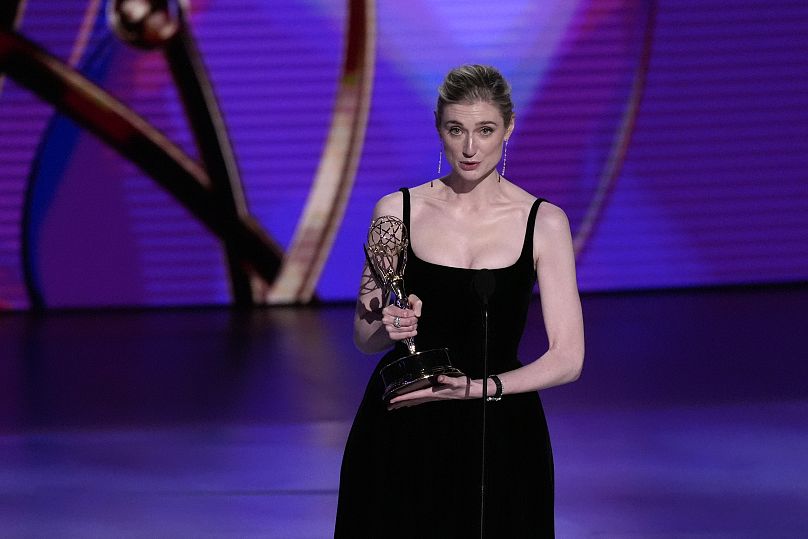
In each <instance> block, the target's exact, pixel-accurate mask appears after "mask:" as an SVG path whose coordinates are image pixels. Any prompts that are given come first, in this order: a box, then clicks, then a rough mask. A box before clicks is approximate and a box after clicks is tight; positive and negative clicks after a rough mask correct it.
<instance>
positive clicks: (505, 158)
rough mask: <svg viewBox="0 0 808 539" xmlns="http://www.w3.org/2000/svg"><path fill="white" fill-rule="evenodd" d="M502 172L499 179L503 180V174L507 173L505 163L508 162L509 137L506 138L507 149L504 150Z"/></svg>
mask: <svg viewBox="0 0 808 539" xmlns="http://www.w3.org/2000/svg"><path fill="white" fill-rule="evenodd" d="M502 154H503V155H502V172H500V174H499V180H498V181H501V180H502V176H504V175H505V165H506V164H507V163H508V139H505V150H504V151H503V152H502Z"/></svg>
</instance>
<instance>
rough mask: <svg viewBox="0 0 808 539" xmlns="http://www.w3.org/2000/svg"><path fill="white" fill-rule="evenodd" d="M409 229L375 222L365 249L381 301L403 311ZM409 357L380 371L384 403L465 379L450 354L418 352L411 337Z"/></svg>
mask: <svg viewBox="0 0 808 539" xmlns="http://www.w3.org/2000/svg"><path fill="white" fill-rule="evenodd" d="M408 245H409V236H408V234H407V227H406V226H405V225H404V223H403V222H402V221H401V219H398V218H397V217H394V216H392V215H383V216H381V217H379V218H377V219H375V220H374V221H373V223H371V225H370V230H369V231H368V238H367V243H366V244H365V245H364V248H365V257H366V258H367V263H368V267H369V268H370V273H371V275H372V277H373V279H374V281H375V282H376V285H377V286H378V287H379V288H381V290H382V301H383V302H390V301H391V296H392V303H395V305H396V306H397V307H400V308H402V309H408V308H409V306H410V305H409V301H407V294H406V292H405V291H404V277H403V276H404V267H405V266H406V265H407V246H408ZM403 342H404V344H405V345H406V346H407V349H408V351H409V352H410V354H409V355H407V356H404V357H402V358H399V359H397V360H395V361H393V362H392V363H390V364H389V365H386V366H385V367H383V368H382V370H381V371H380V374H381V377H382V383H383V384H384V395H383V396H382V398H383V400H385V401H389V400H390V399H392V398H394V397H397V396H399V395H403V394H405V393H409V392H411V391H416V390H418V389H423V388H426V387H430V386H434V385H437V378H438V376H440V375H446V376H463V373H462V372H460V371H459V370H458V369H456V368H455V367H453V366H452V362H451V360H450V359H449V350H448V349H446V348H436V349H434V350H425V351H423V352H418V351H416V348H415V340H414V339H413V338H412V337H408V338H406V339H404V341H403Z"/></svg>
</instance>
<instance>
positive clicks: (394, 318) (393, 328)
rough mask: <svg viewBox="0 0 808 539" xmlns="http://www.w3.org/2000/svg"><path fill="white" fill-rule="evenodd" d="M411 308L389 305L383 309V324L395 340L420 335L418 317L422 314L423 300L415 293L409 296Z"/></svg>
mask: <svg viewBox="0 0 808 539" xmlns="http://www.w3.org/2000/svg"><path fill="white" fill-rule="evenodd" d="M407 301H409V304H410V307H409V309H402V308H400V307H396V306H395V305H388V306H387V307H385V308H384V309H382V324H384V328H385V329H386V330H387V335H388V336H389V337H390V339H391V340H393V341H400V340H402V339H406V338H408V337H415V336H416V335H418V318H419V317H420V316H421V305H422V303H423V302H422V301H421V300H420V299H418V296H416V295H415V294H410V295H409V297H408V298H407Z"/></svg>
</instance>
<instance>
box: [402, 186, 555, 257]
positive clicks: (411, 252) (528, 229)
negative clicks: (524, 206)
mask: <svg viewBox="0 0 808 539" xmlns="http://www.w3.org/2000/svg"><path fill="white" fill-rule="evenodd" d="M399 190H400V191H401V193H402V194H403V195H404V208H403V209H404V212H403V213H404V225H405V226H406V227H407V235H408V241H407V256H408V257H409V256H412V257H413V258H415V259H416V260H418V261H419V262H422V263H424V264H427V265H429V266H434V267H436V268H443V269H448V270H459V271H483V270H487V271H505V270H509V269H513V268H515V267H516V266H517V265H518V264H519V263H520V262H522V258H524V256H525V254H526V252H527V251H528V243H530V247H531V248H530V254H531V255H532V254H533V241H532V240H533V228H535V225H536V213H537V212H538V209H539V205H540V204H541V203H542V202H543V201H544V199H543V198H538V197H537V198H536V199H535V200H534V201H533V203H532V204H531V206H530V211H529V212H528V216H527V222H526V223H525V237H524V239H523V240H522V250H521V251H520V252H519V256H518V257H517V259H516V260H515V261H514V262H513V264H510V265H508V266H502V267H499V268H464V267H460V266H447V265H445V264H438V263H436V262H430V261H429V260H426V259H424V258H421V257H420V256H418V254H416V252H415V249H413V247H412V227H410V190H409V189H408V188H406V187H402V188H401V189H399ZM529 240H530V241H529ZM531 266H533V264H532V256H531Z"/></svg>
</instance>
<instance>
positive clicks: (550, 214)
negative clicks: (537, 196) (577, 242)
mask: <svg viewBox="0 0 808 539" xmlns="http://www.w3.org/2000/svg"><path fill="white" fill-rule="evenodd" d="M533 238H534V245H535V246H536V247H539V248H541V247H542V246H544V247H547V246H549V245H556V246H560V245H564V246H570V247H571V246H572V238H571V233H570V222H569V219H568V218H567V214H566V213H564V210H562V209H561V208H559V207H558V206H556V205H555V204H552V203H551V202H547V201H546V200H545V201H543V202H542V203H541V204H540V205H539V210H538V212H537V213H536V224H535V226H534V229H533Z"/></svg>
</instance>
